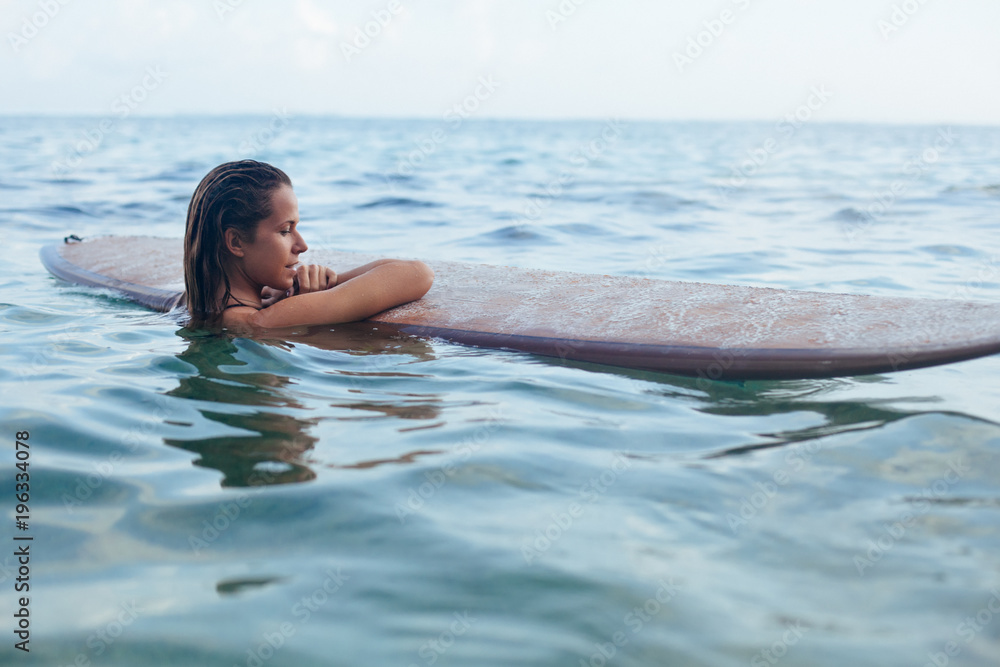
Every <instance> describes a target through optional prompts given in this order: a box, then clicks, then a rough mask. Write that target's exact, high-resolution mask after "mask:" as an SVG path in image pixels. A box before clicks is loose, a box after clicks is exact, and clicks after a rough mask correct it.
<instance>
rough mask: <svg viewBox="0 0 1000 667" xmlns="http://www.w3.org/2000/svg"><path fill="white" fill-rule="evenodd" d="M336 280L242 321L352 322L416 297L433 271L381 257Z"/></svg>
mask: <svg viewBox="0 0 1000 667" xmlns="http://www.w3.org/2000/svg"><path fill="white" fill-rule="evenodd" d="M337 279H338V280H337V284H336V286H335V287H331V288H329V289H323V290H320V291H314V292H309V293H308V294H299V295H296V296H291V297H288V298H286V299H283V300H281V301H278V302H277V303H275V304H274V305H272V306H270V307H268V308H265V309H263V310H260V311H256V312H254V313H253V314H250V315H249V316H248V317H247V318H246V322H247V323H248V324H250V325H252V326H257V327H262V328H265V329H278V328H282V327H294V326H308V325H313V324H340V323H343V322H356V321H359V320H363V319H365V318H367V317H371V316H372V315H374V314H376V313H381V312H382V311H383V310H388V309H389V308H392V307H393V306H398V305H401V304H404V303H407V302H409V301H415V300H417V299H419V298H420V297H422V296H423V295H424V294H426V293H427V291H428V290H429V289H430V288H431V284H432V283H433V282H434V272H433V271H431V269H430V267H428V266H427V265H426V264H424V263H423V262H419V261H410V260H398V259H397V260H384V259H383V260H378V261H375V262H372V263H370V264H365V265H364V266H359V267H358V268H356V269H351V270H350V271H347V272H345V273H342V274H340V275H339V276H337ZM238 310H242V309H238Z"/></svg>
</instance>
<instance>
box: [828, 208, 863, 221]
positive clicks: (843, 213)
mask: <svg viewBox="0 0 1000 667" xmlns="http://www.w3.org/2000/svg"><path fill="white" fill-rule="evenodd" d="M830 219H831V220H833V221H835V222H865V221H867V220H868V214H867V213H865V212H864V211H862V210H860V209H856V208H854V207H853V206H848V207H847V208H842V209H840V210H839V211H837V212H836V213H834V214H833V215H831V216H830Z"/></svg>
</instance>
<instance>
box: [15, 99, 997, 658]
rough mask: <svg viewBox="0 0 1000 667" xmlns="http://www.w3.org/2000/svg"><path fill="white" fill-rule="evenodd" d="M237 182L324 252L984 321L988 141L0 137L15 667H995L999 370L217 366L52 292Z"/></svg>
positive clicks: (267, 125) (206, 344)
mask: <svg viewBox="0 0 1000 667" xmlns="http://www.w3.org/2000/svg"><path fill="white" fill-rule="evenodd" d="M242 157H255V158H257V159H261V160H266V161H269V162H272V163H274V164H276V165H278V166H280V167H281V168H283V169H284V170H285V171H287V172H288V173H289V175H290V176H291V178H292V180H293V182H294V184H295V189H296V191H297V193H298V196H299V200H300V211H301V214H302V223H301V230H302V232H303V234H304V236H305V238H306V240H307V242H308V243H309V244H310V245H311V246H312V247H313V248H328V249H341V250H351V251H358V252H367V253H378V254H384V255H388V256H400V257H418V258H423V259H438V260H453V261H468V262H482V263H492V264H504V265H511V266H523V267H533V268H543V269H560V270H570V271H580V272H586V273H601V274H613V275H627V276H646V277H650V278H662V279H670V280H686V281H702V282H712V283H727V284H746V285H757V286H770V287H780V288H792V289H807V290H818V291H830V292H852V293H859V294H877V295H889V296H907V297H933V298H952V299H970V300H979V301H992V302H996V301H998V300H1000V224H998V223H1000V219H998V218H1000V216H998V211H1000V128H997V127H992V128H990V127H965V126H954V127H948V126H905V127H904V126H866V125H827V124H818V123H812V122H799V121H795V122H794V123H793V122H788V121H787V120H786V121H784V122H779V120H778V119H776V122H774V123H768V122H761V123H742V124H741V123H643V122H636V121H627V120H616V119H607V121H587V122H582V121H574V122H528V121H489V120H468V121H462V122H459V121H458V120H456V119H455V118H454V117H452V118H451V119H442V120H439V121H438V120H421V121H412V120H389V119H379V120H361V119H343V118H323V117H294V116H289V115H287V114H284V113H281V112H276V113H275V115H274V116H271V117H267V116H260V117H224V118H215V117H178V118H134V117H133V118H120V117H116V116H109V117H107V118H101V117H81V118H44V117H36V118H15V117H6V118H2V119H0V247H2V249H3V260H4V261H3V263H2V264H0V332H2V333H0V335H2V338H0V340H2V348H0V357H2V363H0V413H2V424H3V433H2V438H3V448H2V451H3V452H4V453H3V456H2V461H0V471H2V472H0V481H2V483H0V508H2V522H3V531H2V534H0V538H2V539H3V540H4V544H3V546H2V548H0V618H2V619H3V620H2V621H0V637H3V641H2V644H0V663H2V664H4V665H45V666H60V667H61V666H64V665H101V666H111V665H120V666H127V667H135V666H139V665H213V666H214V665H220V666H224V667H230V666H242V667H261V666H262V665H268V666H269V667H271V666H278V665H288V666H295V667H309V666H313V665H352V666H353V665H378V666H384V665H400V666H401V667H410V666H430V665H477V666H482V667H489V666H494V665H496V666H499V665H565V666H566V667H577V666H579V665H591V666H594V667H603V666H604V665H622V666H625V665H677V666H729V665H751V666H753V667H756V666H759V665H779V664H780V665H781V666H782V667H792V666H794V665H803V666H812V667H818V666H830V667H842V666H844V665H878V666H887V665H912V666H913V667H921V666H922V665H928V664H931V665H938V666H939V667H940V666H941V665H946V664H947V665H960V666H968V667H972V666H979V665H982V666H986V665H997V664H998V660H1000V381H998V378H1000V357H998V356H992V357H987V358H982V359H977V360H972V361H966V362H963V363H956V364H951V365H947V366H941V367H936V368H928V369H923V370H914V371H906V372H901V373H894V374H885V375H875V376H864V377H845V378H837V379H827V380H805V381H770V382H765V381H754V382H711V381H705V380H701V381H698V380H697V379H691V378H684V377H678V376H672V375H667V374H657V373H648V372H638V371H629V370H622V369H617V368H612V367H607V366H598V365H591V364H582V363H570V362H563V361H560V360H558V359H547V358H543V357H538V356H532V355H528V354H521V353H515V352H508V351H498V350H487V349H477V348H473V347H464V346H459V345H455V344H450V343H446V342H442V341H439V340H433V339H416V338H414V339H407V338H398V337H396V338H393V337H390V336H388V335H386V334H379V333H378V332H372V331H371V330H370V329H371V328H370V327H365V326H364V325H354V326H345V327H334V328H333V331H331V332H329V335H328V336H325V337H324V336H320V337H319V338H317V339H316V340H314V341H310V340H304V339H295V340H280V339H266V340H253V339H247V338H231V337H225V336H219V335H209V334H206V333H205V332H201V331H193V330H190V329H188V328H185V327H184V326H183V322H182V321H181V320H179V319H178V318H177V317H175V316H171V315H165V314H157V313H152V312H149V311H147V310H145V309H143V308H142V307H139V306H136V305H133V304H131V303H129V302H127V301H125V300H124V299H122V298H121V297H119V296H117V295H115V294H114V293H112V292H106V291H100V290H94V289H90V288H85V287H80V286H75V285H71V284H67V283H65V282H62V281H60V280H58V279H56V278H54V277H52V276H51V275H49V274H48V273H47V271H46V270H45V269H44V268H43V266H42V265H41V263H40V261H39V257H38V254H39V249H40V248H41V247H42V246H43V245H45V244H48V243H53V242H61V241H62V239H63V238H64V237H66V236H67V235H70V234H76V235H78V236H80V237H84V238H88V237H94V236H100V235H107V234H148V235H156V236H165V237H173V238H180V237H181V236H182V234H183V225H184V216H185V211H186V207H187V204H188V201H189V198H190V196H191V193H192V191H193V190H194V188H195V186H196V184H197V183H198V181H199V180H200V179H201V177H202V176H203V175H204V174H205V173H206V172H207V171H208V170H209V169H211V168H212V167H214V166H215V165H217V164H219V163H221V162H224V161H228V160H232V159H237V158H242ZM307 256H308V253H307V254H306V255H304V256H303V259H306V258H307ZM335 268H336V267H335ZM934 316H935V315H934V312H933V311H932V310H929V311H928V313H927V317H928V318H933V317H934ZM18 433H21V434H22V435H24V434H27V435H26V436H25V442H26V444H27V445H28V448H27V449H25V448H23V447H22V448H20V449H16V447H17V446H16V444H15V442H16V438H17V436H18ZM18 452H26V453H23V454H19V453H18ZM18 456H21V457H22V458H21V459H20V460H21V461H22V462H27V464H28V465H27V466H25V467H26V468H28V471H29V475H30V491H29V494H30V500H29V502H28V503H27V504H28V508H27V510H28V520H27V521H26V522H25V524H26V526H27V528H26V529H24V530H18V529H17V528H16V521H17V519H16V515H18V513H19V510H18V509H17V502H16V498H15V493H16V489H15V474H17V473H19V472H21V471H19V470H17V468H16V467H15V466H16V463H17V462H18V458H17V457H18ZM26 457H27V458H26ZM29 466H30V467H29ZM22 509H23V508H22ZM26 536H30V537H32V538H33V539H32V540H31V541H27V540H21V541H14V540H13V539H12V538H13V537H26ZM25 544H30V564H29V565H28V568H29V570H30V575H29V577H30V578H29V579H27V580H26V583H28V584H29V585H30V591H29V592H28V593H16V592H15V586H16V585H17V578H18V577H19V572H18V568H19V567H20V565H19V564H18V562H17V560H18V559H17V557H16V556H15V555H14V551H15V548H16V547H18V546H23V545H25ZM22 595H27V596H29V598H30V600H29V606H28V610H29V613H30V621H29V632H30V644H29V645H28V646H29V647H30V653H29V654H25V653H23V652H21V651H19V650H18V649H16V648H15V643H16V642H18V641H19V639H18V637H17V635H16V634H15V632H14V631H15V630H17V629H18V628H17V623H18V620H19V619H18V618H16V617H15V616H14V614H15V613H18V611H19V609H20V604H19V597H20V596H22Z"/></svg>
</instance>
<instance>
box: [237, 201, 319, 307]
mask: <svg viewBox="0 0 1000 667" xmlns="http://www.w3.org/2000/svg"><path fill="white" fill-rule="evenodd" d="M271 207H272V212H271V216H270V217H268V218H265V219H264V220H261V221H260V223H259V224H258V225H257V234H256V236H255V238H254V240H253V243H244V244H243V270H244V271H245V272H246V274H247V276H248V277H250V279H251V280H253V281H254V282H256V283H257V284H259V285H266V286H268V287H272V288H274V289H278V290H287V289H288V288H290V287H291V286H292V281H293V280H294V278H295V269H293V268H291V267H292V266H294V265H295V264H297V263H298V261H299V254H301V253H303V252H305V251H306V250H308V249H309V246H307V245H306V242H305V240H303V238H302V236H301V235H300V234H299V231H298V224H299V201H298V199H297V198H296V197H295V193H294V192H293V191H292V189H291V188H290V187H288V186H287V185H282V186H281V187H280V188H278V189H277V190H275V191H274V192H273V193H272V194H271Z"/></svg>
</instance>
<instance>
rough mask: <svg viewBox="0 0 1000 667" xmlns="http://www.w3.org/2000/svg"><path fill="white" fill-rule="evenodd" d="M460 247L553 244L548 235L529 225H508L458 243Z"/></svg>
mask: <svg viewBox="0 0 1000 667" xmlns="http://www.w3.org/2000/svg"><path fill="white" fill-rule="evenodd" d="M459 243H460V244H462V245H473V246H478V245H486V246H491V245H496V244H518V245H552V244H554V243H555V241H553V240H552V239H551V238H550V237H549V236H548V235H546V234H544V233H542V232H541V231H539V230H538V229H536V228H534V227H532V226H530V225H508V226H507V227H501V228H499V229H494V230H493V231H490V232H485V233H483V234H477V235H476V236H470V237H467V238H464V239H461V240H460V241H459Z"/></svg>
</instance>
